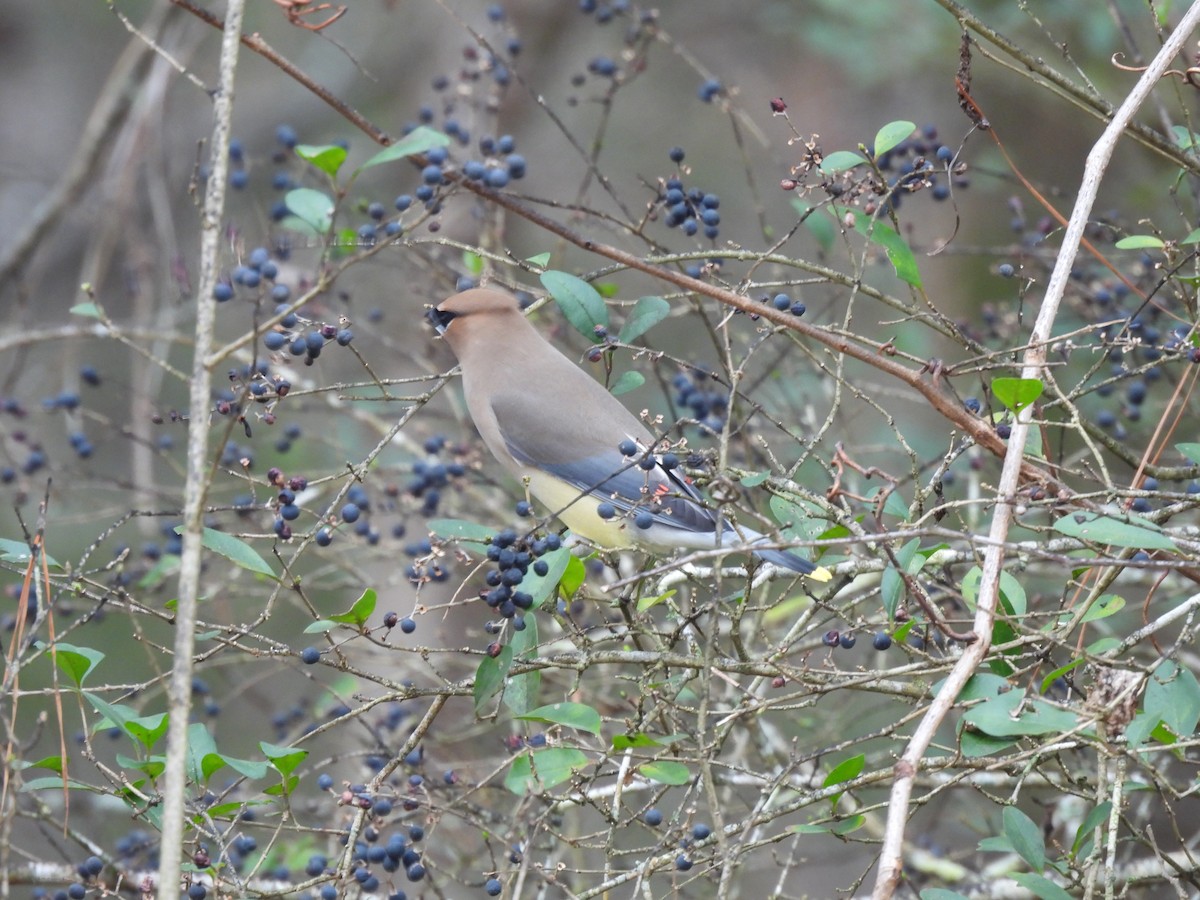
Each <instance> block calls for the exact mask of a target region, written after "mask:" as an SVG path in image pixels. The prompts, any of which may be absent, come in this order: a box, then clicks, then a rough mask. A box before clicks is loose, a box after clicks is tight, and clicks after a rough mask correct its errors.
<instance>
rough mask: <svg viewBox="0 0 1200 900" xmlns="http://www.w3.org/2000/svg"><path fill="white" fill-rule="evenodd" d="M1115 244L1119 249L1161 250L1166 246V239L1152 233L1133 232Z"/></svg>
mask: <svg viewBox="0 0 1200 900" xmlns="http://www.w3.org/2000/svg"><path fill="white" fill-rule="evenodd" d="M1113 246H1114V247H1116V248H1117V249H1118V250H1159V249H1162V247H1163V246H1164V241H1163V239H1162V238H1159V237H1155V236H1154V235H1152V234H1131V235H1129V236H1128V237H1123V238H1121V239H1120V240H1119V241H1117V242H1116V243H1115V244H1114V245H1113Z"/></svg>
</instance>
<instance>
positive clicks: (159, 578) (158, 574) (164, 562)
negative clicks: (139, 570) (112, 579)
mask: <svg viewBox="0 0 1200 900" xmlns="http://www.w3.org/2000/svg"><path fill="white" fill-rule="evenodd" d="M178 571H179V557H178V556H174V555H170V554H169V555H167V556H163V557H160V558H159V560H158V562H156V563H155V564H154V565H153V566H151V567H150V568H149V569H148V570H146V574H145V575H143V576H142V577H141V578H139V579H138V583H137V586H138V587H139V588H140V589H141V590H143V591H145V590H150V589H151V588H156V587H158V586H159V585H160V584H162V583H163V582H164V581H166V580H167V579H168V578H170V577H171V576H172V575H174V574H175V573H176V572H178Z"/></svg>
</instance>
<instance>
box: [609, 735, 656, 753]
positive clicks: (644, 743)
mask: <svg viewBox="0 0 1200 900" xmlns="http://www.w3.org/2000/svg"><path fill="white" fill-rule="evenodd" d="M662 745H663V744H662V741H658V740H655V739H654V738H652V737H650V735H648V734H643V733H642V732H640V731H639V732H637V733H635V734H618V735H617V736H615V737H614V738H613V740H612V749H613V753H624V752H625V751H626V750H633V749H636V748H638V747H661V746H662Z"/></svg>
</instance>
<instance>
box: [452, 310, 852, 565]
mask: <svg viewBox="0 0 1200 900" xmlns="http://www.w3.org/2000/svg"><path fill="white" fill-rule="evenodd" d="M429 320H430V321H431V322H432V323H433V325H434V327H435V328H436V329H437V331H438V333H439V334H441V335H442V336H443V337H444V338H445V339H446V341H447V343H449V344H450V349H451V350H453V351H454V354H455V355H456V356H457V357H458V361H459V364H460V366H461V369H462V384H463V394H464V396H465V398H466V401H467V409H468V410H469V411H470V413H471V418H472V419H474V421H475V427H476V428H478V429H479V434H480V435H481V436H482V437H483V442H484V443H485V444H487V446H488V449H489V450H491V451H492V454H493V455H494V456H495V457H496V459H497V460H498V461H499V462H500V464H501V465H503V466H504V467H505V468H506V469H508V470H509V471H510V472H512V473H513V475H515V476H516V477H517V478H519V479H521V480H522V481H523V482H525V483H527V484H528V485H529V492H530V493H531V494H532V495H533V496H534V497H536V498H537V499H538V500H539V501H540V502H541V503H542V504H544V505H545V506H546V507H547V508H548V509H549V510H550V512H551V513H553V514H554V515H555V516H557V517H558V518H559V519H561V520H562V521H563V522H565V523H566V525H567V527H569V528H570V529H571V530H572V531H573V532H575V534H577V535H579V536H581V537H583V538H585V539H587V540H588V541H590V542H592V543H593V544H595V545H597V546H599V547H602V548H613V549H616V548H628V547H634V546H641V547H647V548H650V549H655V550H679V549H682V548H687V549H691V550H705V549H713V548H715V547H718V546H721V547H725V546H728V547H736V546H739V545H743V544H755V543H761V542H764V541H767V540H768V539H767V538H765V537H764V536H763V535H761V534H759V533H758V532H757V531H752V530H750V529H749V528H742V527H738V528H737V529H736V530H735V529H734V528H733V527H732V526H731V525H729V524H725V523H721V524H720V526H719V527H720V535H719V537H718V521H717V517H716V516H715V515H714V514H713V512H712V511H711V510H709V509H706V508H705V507H704V505H703V502H704V501H703V498H702V497H701V495H700V494H699V493H698V492H697V491H696V489H695V488H694V487H692V486H691V484H690V483H689V482H688V481H687V480H686V478H685V476H684V475H683V474H682V473H681V472H680V471H679V470H678V468H677V467H678V461H677V460H676V459H675V457H674V456H673V455H672V454H669V453H664V454H656V453H654V452H653V448H654V446H655V444H656V441H655V439H654V437H653V436H652V435H651V434H650V432H649V431H648V430H647V429H646V427H645V426H644V425H643V424H642V423H641V422H639V421H638V419H637V418H636V417H635V416H634V415H633V414H632V413H631V412H629V410H627V409H626V408H625V407H624V406H623V405H622V404H621V402H620V401H619V400H617V399H616V398H615V397H614V396H613V395H612V394H610V393H609V392H608V391H607V390H605V389H604V387H603V386H602V385H601V384H600V383H599V382H598V381H596V380H595V379H594V378H592V377H591V376H590V375H588V374H587V373H586V372H584V371H583V370H582V369H580V368H579V367H578V366H577V365H575V364H574V363H573V362H571V361H570V360H569V359H567V357H565V356H563V355H562V354H561V353H559V352H558V350H556V349H555V348H554V347H553V346H551V345H550V344H549V343H548V342H547V341H546V340H545V339H544V338H543V337H542V336H541V334H539V333H538V331H537V330H536V329H534V327H533V326H532V325H530V324H529V322H528V321H527V320H526V318H525V316H524V315H523V314H522V313H521V310H520V307H519V306H518V305H517V300H516V298H515V297H513V296H512V295H510V294H507V293H504V292H502V291H498V290H489V289H476V290H470V291H465V292H463V293H461V294H456V295H455V296H453V297H451V298H450V299H448V300H445V301H443V302H442V303H441V304H439V305H438V306H437V307H435V308H433V309H431V310H429ZM752 552H753V553H754V555H755V556H757V557H759V558H760V559H763V560H766V561H767V562H769V563H773V564H774V565H776V566H780V567H782V568H785V569H791V570H792V571H794V572H800V573H802V574H804V575H808V576H810V577H812V578H815V579H817V580H819V581H828V580H829V578H830V577H831V576H830V573H829V571H828V570H827V569H824V568H821V567H818V566H815V565H814V564H813V563H811V562H809V561H808V560H806V559H802V558H801V557H799V556H797V555H795V554H794V553H786V552H784V551H782V550H771V549H762V550H753V551H752Z"/></svg>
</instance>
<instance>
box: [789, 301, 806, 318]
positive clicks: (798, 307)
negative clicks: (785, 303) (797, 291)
mask: <svg viewBox="0 0 1200 900" xmlns="http://www.w3.org/2000/svg"><path fill="white" fill-rule="evenodd" d="M791 312H792V315H793V316H802V315H804V314H805V313H806V312H808V307H807V306H805V305H804V304H803V303H801V302H800V301H799V300H797V301H796V302H795V303H793V304H792V310H791Z"/></svg>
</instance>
